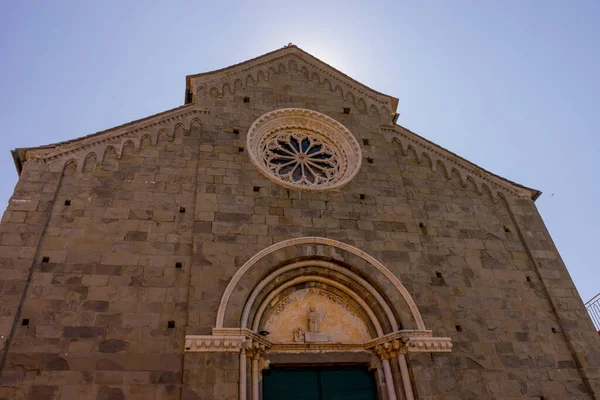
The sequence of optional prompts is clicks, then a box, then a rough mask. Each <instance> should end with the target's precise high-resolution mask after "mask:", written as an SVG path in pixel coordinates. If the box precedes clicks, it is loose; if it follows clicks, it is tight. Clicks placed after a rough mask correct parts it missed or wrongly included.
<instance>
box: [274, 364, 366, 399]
mask: <svg viewBox="0 0 600 400" xmlns="http://www.w3.org/2000/svg"><path fill="white" fill-rule="evenodd" d="M376 393H377V392H376V390H375V382H374V379H373V374H372V373H370V372H369V371H368V370H367V367H366V366H352V367H271V368H269V369H268V370H266V371H263V400H342V399H344V400H376V399H377V395H376Z"/></svg>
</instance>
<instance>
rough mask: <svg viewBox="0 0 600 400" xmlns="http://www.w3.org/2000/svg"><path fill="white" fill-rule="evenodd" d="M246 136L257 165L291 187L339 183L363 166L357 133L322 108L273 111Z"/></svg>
mask: <svg viewBox="0 0 600 400" xmlns="http://www.w3.org/2000/svg"><path fill="white" fill-rule="evenodd" d="M246 140H247V148H248V154H249V155H250V160H251V161H252V162H253V163H254V165H256V167H257V168H258V169H259V170H260V171H261V172H262V173H263V174H264V175H265V176H267V177H268V178H269V179H271V180H273V181H275V182H277V183H279V184H281V185H283V186H285V187H288V188H293V189H301V190H331V189H335V188H338V187H341V186H343V185H345V184H346V183H348V182H349V181H350V180H351V179H352V178H353V177H354V175H356V173H357V172H358V169H359V168H360V163H361V154H360V147H359V145H358V143H357V142H356V139H354V136H353V135H352V134H351V133H350V132H349V131H348V130H347V129H346V128H345V127H344V126H343V125H342V124H340V123H339V122H337V121H335V120H334V119H332V118H330V117H328V116H326V115H323V114H320V113H318V112H316V111H311V110H305V109H300V108H285V109H281V110H275V111H272V112H270V113H268V114H265V115H263V116H262V117H260V118H258V119H257V120H256V121H255V122H254V123H253V124H252V126H251V127H250V130H249V131H248V136H247V138H246Z"/></svg>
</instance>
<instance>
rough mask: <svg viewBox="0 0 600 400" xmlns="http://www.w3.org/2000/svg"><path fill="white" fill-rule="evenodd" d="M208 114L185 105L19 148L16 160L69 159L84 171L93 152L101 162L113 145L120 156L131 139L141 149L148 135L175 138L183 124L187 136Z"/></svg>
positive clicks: (155, 140)
mask: <svg viewBox="0 0 600 400" xmlns="http://www.w3.org/2000/svg"><path fill="white" fill-rule="evenodd" d="M207 114H210V111H209V110H206V109H201V108H199V107H196V106H194V105H185V106H181V107H177V108H174V109H172V110H168V111H165V112H162V113H159V114H155V115H152V116H150V117H147V118H142V119H139V120H136V121H133V122H129V123H127V124H124V125H120V126H117V127H114V128H111V129H107V130H105V131H101V132H97V133H94V134H91V135H87V136H83V137H80V138H77V139H73V140H69V141H65V142H60V143H55V144H50V145H44V146H39V147H32V148H20V149H16V150H14V151H13V155H14V156H15V157H16V159H15V162H17V161H18V163H17V164H18V165H20V164H22V163H23V162H25V161H42V162H52V161H58V162H59V163H60V165H63V164H64V163H65V162H75V163H76V165H77V170H78V171H81V169H82V168H83V163H84V161H85V159H86V158H87V157H88V156H89V155H90V154H92V153H93V154H94V155H95V156H96V159H97V160H98V161H99V162H100V161H101V160H102V158H103V156H104V153H105V151H107V149H109V148H114V149H115V152H116V153H117V156H119V157H120V156H121V153H122V151H123V147H124V145H125V144H126V143H127V142H132V143H133V146H134V150H135V151H139V148H140V142H141V140H142V138H144V137H146V136H148V137H149V138H150V141H151V143H152V144H153V145H155V144H156V143H157V141H158V137H159V135H161V134H164V135H166V136H167V138H169V140H172V138H173V135H174V130H175V129H177V128H179V127H181V128H182V129H183V131H184V134H186V135H187V134H189V127H190V124H191V123H192V122H193V121H197V123H198V124H200V125H201V122H200V117H201V116H202V115H207Z"/></svg>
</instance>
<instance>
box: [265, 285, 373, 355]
mask: <svg viewBox="0 0 600 400" xmlns="http://www.w3.org/2000/svg"><path fill="white" fill-rule="evenodd" d="M263 329H265V330H267V331H269V332H270V335H269V340H271V341H272V342H273V343H325V342H327V343H348V344H350V343H365V342H368V341H369V340H371V335H370V334H369V331H368V329H367V326H366V324H365V323H364V321H363V320H362V318H361V317H360V316H359V315H358V314H357V312H356V311H355V310H354V309H353V308H352V307H351V306H350V305H349V304H348V303H346V302H345V301H344V300H343V299H342V298H340V297H338V296H336V295H334V294H332V293H331V292H327V291H324V290H321V289H317V288H309V289H302V290H298V291H296V292H294V293H292V294H290V295H289V296H287V297H285V298H283V299H281V300H280V301H279V302H278V303H277V304H276V305H275V306H274V307H273V308H272V309H271V311H270V312H269V314H268V315H267V317H266V318H265V323H264V325H263Z"/></svg>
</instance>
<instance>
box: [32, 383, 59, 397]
mask: <svg viewBox="0 0 600 400" xmlns="http://www.w3.org/2000/svg"><path fill="white" fill-rule="evenodd" d="M57 390H58V386H32V387H31V389H30V390H29V396H28V397H27V399H28V400H54V399H55V397H54V393H55V392H56V391H57Z"/></svg>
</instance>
